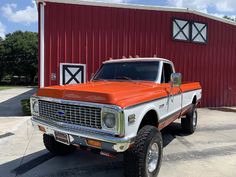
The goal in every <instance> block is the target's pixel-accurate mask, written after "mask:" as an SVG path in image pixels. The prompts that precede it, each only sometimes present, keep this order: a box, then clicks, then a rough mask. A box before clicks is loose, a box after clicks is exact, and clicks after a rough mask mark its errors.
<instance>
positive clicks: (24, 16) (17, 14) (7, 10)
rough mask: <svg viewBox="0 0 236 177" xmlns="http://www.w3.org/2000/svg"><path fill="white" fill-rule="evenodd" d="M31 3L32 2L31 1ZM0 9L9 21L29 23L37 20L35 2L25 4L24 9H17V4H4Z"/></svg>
mask: <svg viewBox="0 0 236 177" xmlns="http://www.w3.org/2000/svg"><path fill="white" fill-rule="evenodd" d="M32 3H33V2H32ZM1 11H2V13H3V15H4V16H5V17H6V18H7V19H8V20H9V21H11V22H15V23H22V24H27V25H29V24H31V23H34V22H37V19H38V18H37V16H38V12H37V8H36V5H35V3H33V4H32V5H31V6H27V7H26V8H25V9H20V10H18V9H17V4H5V5H4V6H3V7H2V8H1Z"/></svg>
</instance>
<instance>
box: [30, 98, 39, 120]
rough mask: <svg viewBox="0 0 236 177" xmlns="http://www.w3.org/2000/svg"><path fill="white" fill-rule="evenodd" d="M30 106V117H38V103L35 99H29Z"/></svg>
mask: <svg viewBox="0 0 236 177" xmlns="http://www.w3.org/2000/svg"><path fill="white" fill-rule="evenodd" d="M30 104H31V114H32V115H36V116H38V115H39V102H38V99H37V98H34V97H33V98H31V99H30Z"/></svg>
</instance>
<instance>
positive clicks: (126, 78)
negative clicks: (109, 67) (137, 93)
mask: <svg viewBox="0 0 236 177" xmlns="http://www.w3.org/2000/svg"><path fill="white" fill-rule="evenodd" d="M116 79H124V80H129V81H132V79H131V78H130V77H127V76H118V77H116Z"/></svg>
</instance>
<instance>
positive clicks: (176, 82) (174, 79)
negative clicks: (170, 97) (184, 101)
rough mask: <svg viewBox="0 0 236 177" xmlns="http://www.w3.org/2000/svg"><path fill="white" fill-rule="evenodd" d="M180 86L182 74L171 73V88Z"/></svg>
mask: <svg viewBox="0 0 236 177" xmlns="http://www.w3.org/2000/svg"><path fill="white" fill-rule="evenodd" d="M181 84H182V74H181V73H173V74H171V87H180V85H181Z"/></svg>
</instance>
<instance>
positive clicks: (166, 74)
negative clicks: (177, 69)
mask: <svg viewBox="0 0 236 177" xmlns="http://www.w3.org/2000/svg"><path fill="white" fill-rule="evenodd" d="M172 73H173V69H172V66H171V65H170V64H168V63H163V70H162V77H161V83H169V82H170V77H171V74H172Z"/></svg>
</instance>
